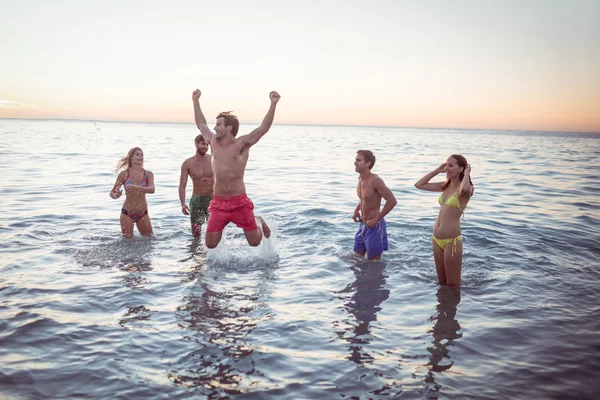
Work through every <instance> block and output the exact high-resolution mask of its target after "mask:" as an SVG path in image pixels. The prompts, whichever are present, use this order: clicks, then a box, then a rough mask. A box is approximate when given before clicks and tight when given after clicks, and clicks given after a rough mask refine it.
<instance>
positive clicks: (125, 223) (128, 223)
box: [120, 213, 133, 238]
mask: <svg viewBox="0 0 600 400" xmlns="http://www.w3.org/2000/svg"><path fill="white" fill-rule="evenodd" d="M120 221H121V233H122V234H123V237H126V238H131V237H133V220H132V219H131V218H129V217H128V216H127V215H125V214H123V213H121V218H120Z"/></svg>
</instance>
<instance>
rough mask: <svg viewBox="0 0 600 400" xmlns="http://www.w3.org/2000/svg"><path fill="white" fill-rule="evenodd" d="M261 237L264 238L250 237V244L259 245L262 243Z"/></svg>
mask: <svg viewBox="0 0 600 400" xmlns="http://www.w3.org/2000/svg"><path fill="white" fill-rule="evenodd" d="M261 239H262V237H260V236H259V237H258V238H257V239H254V238H253V239H248V244H249V245H250V246H254V247H256V246H258V245H259V244H260V241H261Z"/></svg>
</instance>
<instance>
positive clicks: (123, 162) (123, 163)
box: [115, 147, 144, 174]
mask: <svg viewBox="0 0 600 400" xmlns="http://www.w3.org/2000/svg"><path fill="white" fill-rule="evenodd" d="M138 150H139V151H141V152H142V154H144V150H142V149H140V148H139V147H133V148H132V149H131V150H129V151H128V152H127V155H126V156H125V157H123V158H121V159H120V160H119V162H118V163H117V168H116V169H115V172H116V173H117V174H118V173H119V172H120V171H121V170H122V169H129V168H131V159H132V158H133V155H134V154H135V152H136V151H138Z"/></svg>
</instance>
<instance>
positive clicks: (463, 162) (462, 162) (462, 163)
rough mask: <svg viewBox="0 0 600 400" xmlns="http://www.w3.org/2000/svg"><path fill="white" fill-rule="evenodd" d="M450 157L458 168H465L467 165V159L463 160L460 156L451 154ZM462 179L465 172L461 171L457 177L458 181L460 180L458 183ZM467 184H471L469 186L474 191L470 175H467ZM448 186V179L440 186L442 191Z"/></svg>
mask: <svg viewBox="0 0 600 400" xmlns="http://www.w3.org/2000/svg"><path fill="white" fill-rule="evenodd" d="M450 157H452V158H454V159H455V160H456V163H457V164H458V166H459V167H462V168H466V167H467V165H469V163H468V162H467V159H466V158H464V157H463V156H461V155H460V154H452V155H451V156H450ZM464 177H465V170H464V169H463V172H461V173H460V175H459V176H458V179H460V181H461V182H462V180H463V178H464ZM469 183H470V184H471V186H473V189H475V186H474V185H473V181H471V176H470V175H469ZM449 184H450V179H448V178H446V182H444V184H443V185H442V190H444V189H446V188H447V187H448V185H449Z"/></svg>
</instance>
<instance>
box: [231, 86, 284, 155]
mask: <svg viewBox="0 0 600 400" xmlns="http://www.w3.org/2000/svg"><path fill="white" fill-rule="evenodd" d="M280 98H281V96H280V95H279V93H277V92H275V91H273V92H271V93H269V99H271V106H270V107H269V111H267V115H265V118H264V119H263V121H262V123H261V124H260V126H259V127H258V128H256V129H255V130H253V131H252V132H250V133H249V134H247V135H245V136H242V137H240V139H242V140H243V141H244V144H245V145H246V146H248V147H250V146H254V145H255V144H256V143H257V142H258V141H259V140H260V138H262V137H263V136H264V135H265V133H267V132H269V129H270V128H271V125H272V124H273V119H274V118H275V108H276V107H277V102H278V101H279V99H280Z"/></svg>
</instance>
